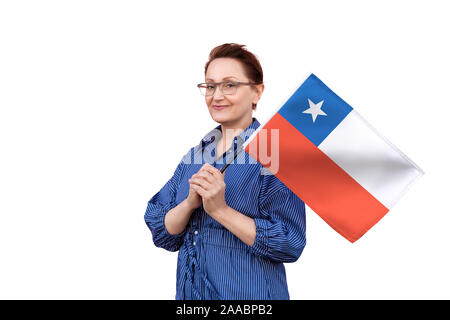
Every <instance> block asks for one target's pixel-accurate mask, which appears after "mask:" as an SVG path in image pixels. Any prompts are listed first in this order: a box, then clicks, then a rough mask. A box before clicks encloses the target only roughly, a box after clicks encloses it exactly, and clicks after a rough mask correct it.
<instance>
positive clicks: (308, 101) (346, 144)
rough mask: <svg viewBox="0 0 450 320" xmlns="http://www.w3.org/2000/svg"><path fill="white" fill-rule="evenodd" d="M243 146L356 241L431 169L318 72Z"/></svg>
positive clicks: (336, 227) (313, 207) (314, 209)
mask: <svg viewBox="0 0 450 320" xmlns="http://www.w3.org/2000/svg"><path fill="white" fill-rule="evenodd" d="M271 144H277V145H278V146H275V145H271ZM258 147H259V149H260V150H261V149H262V148H264V149H268V150H272V151H273V150H275V149H274V148H273V147H276V150H277V152H278V159H277V161H278V162H279V163H278V164H277V165H276V166H275V169H274V166H273V165H269V163H267V157H266V155H265V154H264V152H258ZM243 149H244V150H245V151H246V152H247V153H248V154H249V155H250V156H252V157H253V158H254V159H256V160H257V161H258V162H260V163H261V165H263V166H264V167H265V168H266V169H268V170H269V171H271V172H272V174H274V175H275V176H276V177H277V178H278V179H279V180H280V181H281V182H283V183H284V184H285V185H286V186H287V187H288V188H289V189H290V190H292V192H294V193H295V194H296V195H297V196H298V197H299V198H300V199H302V200H303V201H304V202H305V203H306V204H307V205H308V206H309V207H310V208H311V209H312V210H313V211H314V212H316V213H317V214H318V215H319V216H320V217H321V218H322V219H323V220H325V221H326V222H327V223H328V224H329V225H330V226H331V227H332V228H333V229H335V230H336V231H337V232H338V233H340V234H341V235H342V236H344V237H345V238H346V239H348V240H349V241H351V242H355V241H356V240H358V239H359V238H360V237H361V236H362V235H364V234H365V233H366V232H367V231H368V230H369V229H370V228H371V227H372V226H374V225H375V224H376V223H377V222H378V221H379V220H380V219H381V218H382V217H383V216H384V215H385V214H386V213H387V212H388V211H389V210H390V209H391V208H392V206H393V205H394V204H395V203H396V202H397V201H398V200H399V199H400V197H401V196H402V195H403V194H404V193H405V192H406V191H407V189H408V188H409V187H410V186H411V184H412V183H413V182H414V181H416V180H417V179H418V178H419V177H420V176H422V175H423V173H424V172H423V171H422V170H421V169H420V168H419V167H418V166H417V165H416V164H415V163H413V162H412V161H411V160H410V159H409V158H408V157H407V156H406V155H405V154H403V153H402V152H401V151H400V150H399V149H398V148H396V147H395V146H394V145H393V144H392V143H390V142H389V141H388V140H387V139H386V138H384V137H383V136H381V135H380V134H379V133H378V132H377V131H376V130H375V129H374V128H373V127H372V126H371V125H370V124H369V123H368V122H367V121H366V120H365V119H363V118H362V117H361V115H359V114H358V113H357V112H356V111H355V110H354V109H353V108H352V107H351V106H350V105H348V104H347V103H346V102H345V101H344V100H342V99H341V98H340V97H338V96H337V95H336V94H335V93H334V92H333V91H331V90H330V89H329V88H328V87H327V86H326V85H325V84H324V83H323V82H322V81H321V80H320V79H319V78H317V77H316V76H315V75H314V74H311V75H310V76H309V77H308V78H307V79H306V80H305V82H304V83H303V84H302V85H301V86H300V87H299V88H298V89H297V90H296V91H295V92H294V94H293V95H292V96H291V97H290V98H289V99H288V100H287V102H286V103H285V104H284V105H283V106H282V107H281V108H280V109H279V110H278V111H277V112H276V113H275V115H274V116H273V117H271V118H270V119H269V121H267V122H266V123H265V124H264V125H261V126H260V127H259V128H258V130H256V131H255V132H254V133H253V134H252V135H251V136H250V137H249V139H247V141H246V142H245V144H244V145H243ZM272 156H273V155H272ZM272 158H273V157H272Z"/></svg>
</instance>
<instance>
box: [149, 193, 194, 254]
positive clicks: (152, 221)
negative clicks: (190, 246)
mask: <svg viewBox="0 0 450 320" xmlns="http://www.w3.org/2000/svg"><path fill="white" fill-rule="evenodd" d="M176 206H177V204H176V202H175V201H170V202H168V203H166V204H165V205H163V206H161V207H159V208H158V209H156V208H154V209H153V210H151V209H150V212H151V214H150V215H149V218H148V219H146V223H147V225H148V227H149V228H150V230H151V232H152V235H153V242H154V243H155V245H156V246H157V247H161V248H165V249H167V250H169V251H177V250H178V249H179V248H180V247H181V245H182V244H183V240H184V235H185V233H186V230H184V231H183V232H181V233H179V234H175V235H173V234H170V233H169V232H168V231H167V229H166V225H165V223H164V218H165V217H166V214H167V212H169V210H171V209H172V208H174V207H176ZM155 209H156V210H155Z"/></svg>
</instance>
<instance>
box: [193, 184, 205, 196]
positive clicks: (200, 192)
mask: <svg viewBox="0 0 450 320" xmlns="http://www.w3.org/2000/svg"><path fill="white" fill-rule="evenodd" d="M191 187H192V189H194V191H195V192H197V193H198V194H199V195H200V196H201V197H203V196H205V194H206V190H205V189H203V188H202V187H201V186H199V185H196V184H191Z"/></svg>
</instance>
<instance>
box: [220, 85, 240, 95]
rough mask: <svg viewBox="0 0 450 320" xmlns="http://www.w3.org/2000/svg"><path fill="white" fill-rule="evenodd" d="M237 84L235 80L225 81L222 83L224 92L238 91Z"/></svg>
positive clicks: (232, 92)
mask: <svg viewBox="0 0 450 320" xmlns="http://www.w3.org/2000/svg"><path fill="white" fill-rule="evenodd" d="M236 87H237V85H236V84H235V83H233V82H225V83H224V84H222V92H223V94H234V93H235V92H236Z"/></svg>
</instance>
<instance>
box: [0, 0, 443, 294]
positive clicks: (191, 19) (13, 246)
mask: <svg viewBox="0 0 450 320" xmlns="http://www.w3.org/2000/svg"><path fill="white" fill-rule="evenodd" d="M446 8H447V7H446V1H376V2H375V1H373V2H368V1H314V2H312V1H308V3H306V2H305V3H303V4H302V3H301V2H299V1H276V2H274V1H261V0H258V1H232V0H228V1H2V2H0V153H1V156H0V192H1V194H0V260H1V261H0V298H2V299H173V298H174V297H175V275H176V258H177V253H171V252H168V251H165V250H163V249H159V248H156V247H155V246H154V245H153V242H152V238H151V233H150V231H149V229H148V228H147V226H146V225H145V223H144V213H145V209H146V207H147V201H148V200H149V199H150V197H151V196H152V195H153V194H155V193H156V192H157V191H159V189H160V188H161V187H162V186H163V185H164V183H165V182H166V181H167V180H168V179H169V178H170V177H171V176H172V174H173V171H174V170H175V167H176V165H177V164H178V163H179V161H180V160H181V157H182V156H183V155H184V154H185V153H186V152H187V151H188V150H189V148H190V147H192V146H194V145H195V144H197V143H198V142H199V140H200V138H201V137H202V136H203V135H204V134H206V133H207V132H208V131H209V130H211V129H212V128H214V127H215V126H216V125H217V123H215V122H214V121H213V120H212V119H211V118H210V116H209V113H208V111H207V108H206V105H205V101H204V98H203V97H202V96H200V94H199V91H198V89H197V88H196V84H197V83H199V82H203V81H204V65H205V63H206V61H207V58H208V54H209V52H210V50H211V49H213V48H214V47H215V46H217V45H220V44H223V43H225V42H236V43H241V44H245V45H247V48H248V49H249V50H250V51H252V52H254V53H255V54H256V55H257V56H258V58H259V59H260V62H261V65H262V67H263V70H264V81H265V91H264V93H263V96H262V99H261V100H260V102H259V104H258V111H256V112H255V113H254V116H255V117H256V118H257V119H258V120H259V121H260V122H263V121H264V120H266V118H267V117H268V116H269V115H271V114H272V113H273V111H274V110H275V109H278V108H279V107H281V103H283V102H284V101H285V100H286V99H287V98H288V97H289V96H288V95H290V94H291V93H292V92H293V89H294V88H295V87H297V86H299V85H300V84H301V82H302V81H303V80H304V79H305V78H306V76H307V75H309V73H311V72H313V73H314V74H316V75H317V76H318V77H319V78H320V79H321V80H322V81H324V82H325V84H327V85H328V86H329V87H330V88H331V89H332V90H333V91H335V92H336V93H337V94H338V95H339V96H341V97H342V98H343V99H344V100H345V101H346V102H347V103H349V104H350V105H351V106H353V107H354V108H355V109H356V110H357V111H358V112H359V113H360V114H361V115H362V116H363V117H364V118H365V119H367V120H368V121H369V122H370V123H371V124H372V125H373V126H374V127H375V128H376V129H378V130H379V132H381V133H382V134H383V135H384V136H386V137H387V138H388V139H389V140H390V141H391V142H392V143H393V144H395V145H396V146H397V147H398V148H399V149H400V150H402V151H403V152H404V153H405V154H406V155H408V156H409V157H410V158H411V159H412V160H413V161H414V162H415V163H417V165H419V166H420V167H421V168H422V169H423V170H424V171H425V175H424V176H423V177H422V178H421V179H420V180H419V181H418V182H417V183H416V184H415V185H413V187H412V188H411V189H410V191H409V192H408V193H407V194H406V195H405V196H404V197H403V198H402V199H401V200H400V201H399V202H398V203H397V205H396V206H395V207H394V208H393V209H392V210H391V211H390V212H389V213H388V214H387V215H386V216H385V217H384V218H383V219H382V220H381V221H380V222H379V223H378V224H377V225H375V226H374V227H373V228H372V229H371V230H370V231H369V232H368V233H367V234H366V235H364V236H363V237H362V238H361V239H360V240H359V241H357V242H356V243H354V244H351V243H350V242H348V241H347V240H346V239H344V238H343V237H341V236H340V235H339V234H337V233H336V232H335V231H334V230H333V229H331V228H330V227H329V226H328V225H327V224H326V223H325V222H324V221H323V220H321V219H320V218H319V217H318V216H317V215H316V214H315V213H314V212H312V211H311V210H309V209H308V212H307V246H306V248H305V250H304V252H303V254H302V256H301V257H300V259H299V260H298V261H297V262H296V263H292V264H286V269H287V280H288V285H289V290H290V294H291V298H292V299H316V298H320V299H335V298H336V299H350V298H352V299H368V298H374V299H419V298H424V299H432V298H433V299H434V298H437V299H442V298H446V299H448V298H450V292H449V287H450V276H449V272H448V271H449V270H450V258H449V248H448V246H449V244H450V236H449V234H450V232H449V230H448V228H449V222H450V217H449V213H450V210H449V208H448V189H449V188H448V182H449V181H450V175H449V170H448V163H449V158H448V152H447V149H448V130H449V128H448V121H449V116H450V112H449V103H448V100H449V96H448V93H449V73H450V63H449V57H450V47H449V41H448V30H450V22H449V19H448V10H447V9H446Z"/></svg>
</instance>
